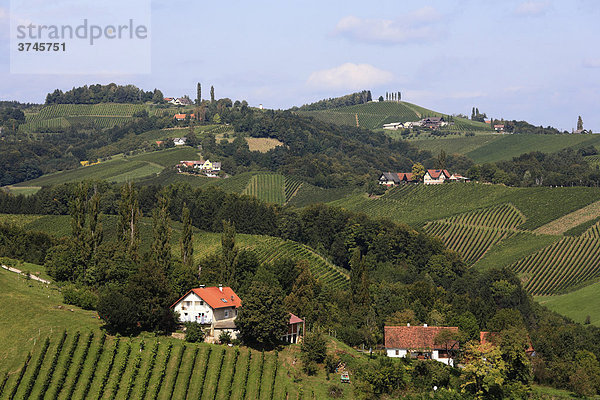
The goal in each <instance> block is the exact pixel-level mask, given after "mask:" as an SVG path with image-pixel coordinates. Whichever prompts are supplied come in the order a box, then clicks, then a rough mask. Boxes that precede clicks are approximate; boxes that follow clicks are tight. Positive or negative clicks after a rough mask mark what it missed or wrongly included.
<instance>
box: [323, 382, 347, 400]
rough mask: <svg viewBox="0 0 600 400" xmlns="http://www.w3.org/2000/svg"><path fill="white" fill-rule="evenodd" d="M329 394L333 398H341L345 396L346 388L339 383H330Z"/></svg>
mask: <svg viewBox="0 0 600 400" xmlns="http://www.w3.org/2000/svg"><path fill="white" fill-rule="evenodd" d="M327 396H329V397H331V398H332V399H339V398H340V397H342V396H344V389H343V388H341V387H339V386H338V385H329V388H328V389H327Z"/></svg>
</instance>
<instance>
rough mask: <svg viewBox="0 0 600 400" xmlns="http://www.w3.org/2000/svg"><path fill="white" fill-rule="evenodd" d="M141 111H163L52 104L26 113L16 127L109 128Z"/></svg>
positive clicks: (128, 106) (142, 107) (110, 105)
mask: <svg viewBox="0 0 600 400" xmlns="http://www.w3.org/2000/svg"><path fill="white" fill-rule="evenodd" d="M143 110H146V111H148V113H149V114H150V115H156V114H159V113H162V112H164V111H165V110H164V109H157V108H154V107H148V106H146V105H144V104H116V103H100V104H52V105H49V106H46V107H44V108H42V109H41V110H40V112H39V113H37V114H28V115H27V116H26V123H25V124H23V125H21V126H20V127H19V130H20V131H23V132H35V131H39V130H42V129H57V128H66V127H68V126H71V125H73V124H85V125H91V126H94V127H97V128H111V127H113V126H115V125H120V124H123V123H125V122H127V121H129V120H130V119H131V118H132V117H133V114H135V113H136V112H140V111H143Z"/></svg>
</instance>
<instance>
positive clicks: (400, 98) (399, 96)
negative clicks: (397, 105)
mask: <svg viewBox="0 0 600 400" xmlns="http://www.w3.org/2000/svg"><path fill="white" fill-rule="evenodd" d="M401 100H402V93H401V92H398V101H401Z"/></svg>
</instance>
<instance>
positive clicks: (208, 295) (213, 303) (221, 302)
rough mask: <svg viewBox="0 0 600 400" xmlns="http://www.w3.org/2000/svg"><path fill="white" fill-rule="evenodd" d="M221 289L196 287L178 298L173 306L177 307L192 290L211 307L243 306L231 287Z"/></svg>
mask: <svg viewBox="0 0 600 400" xmlns="http://www.w3.org/2000/svg"><path fill="white" fill-rule="evenodd" d="M222 289H223V291H221V290H220V289H219V288H218V287H216V286H211V287H206V288H196V289H192V290H190V291H188V292H187V293H186V294H184V295H183V296H182V297H181V298H180V299H179V300H177V301H176V302H175V303H173V305H172V306H171V308H173V307H175V305H176V304H177V303H179V302H180V301H181V300H183V299H184V298H185V297H186V296H187V295H188V294H190V292H194V293H195V294H197V295H198V296H199V297H200V298H201V299H202V300H204V301H205V302H206V304H208V305H209V306H210V307H211V308H223V307H236V308H237V307H241V306H242V300H240V298H239V297H238V295H237V294H235V292H234V291H233V290H232V289H231V288H230V287H229V286H224V287H223V288H222Z"/></svg>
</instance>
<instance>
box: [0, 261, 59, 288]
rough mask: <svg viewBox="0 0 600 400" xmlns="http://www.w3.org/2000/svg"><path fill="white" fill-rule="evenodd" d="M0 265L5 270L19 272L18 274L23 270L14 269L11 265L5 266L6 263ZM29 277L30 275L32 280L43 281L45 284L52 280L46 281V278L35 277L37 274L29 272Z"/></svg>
mask: <svg viewBox="0 0 600 400" xmlns="http://www.w3.org/2000/svg"><path fill="white" fill-rule="evenodd" d="M0 267H2V268H4V269H5V270H7V271H10V272H14V273H16V274H19V275H22V274H23V272H21V270H18V269H16V268H13V267H7V266H6V265H0ZM29 277H30V278H31V279H33V280H34V281H38V282H42V283H45V284H46V285H49V284H51V283H52V282H50V281H47V280H45V279H42V278H40V277H37V276H35V275H32V274H29Z"/></svg>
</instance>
